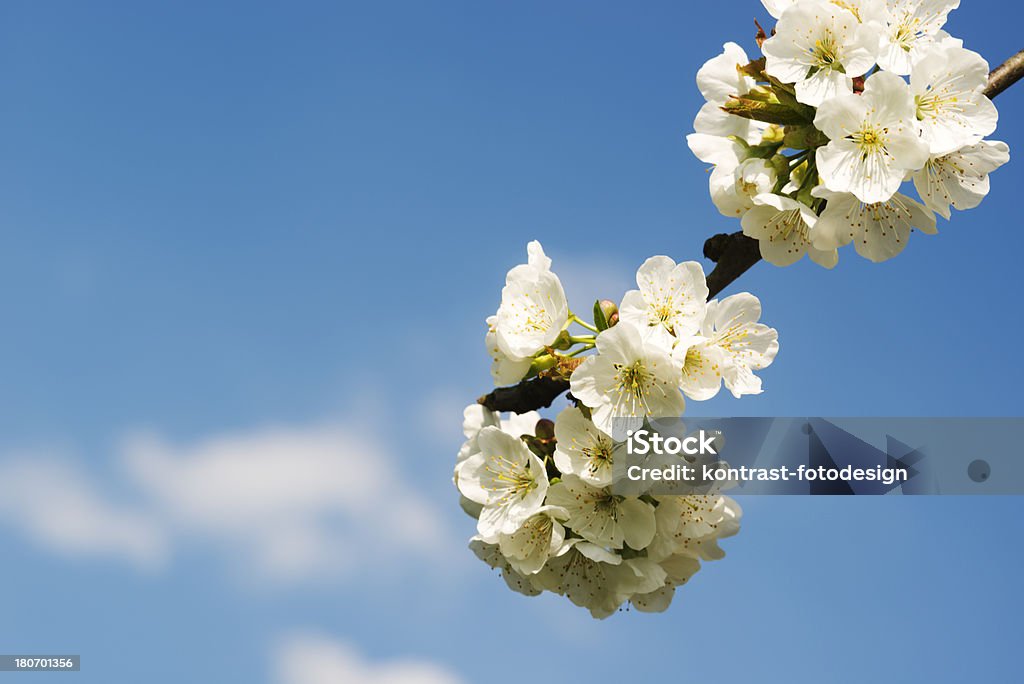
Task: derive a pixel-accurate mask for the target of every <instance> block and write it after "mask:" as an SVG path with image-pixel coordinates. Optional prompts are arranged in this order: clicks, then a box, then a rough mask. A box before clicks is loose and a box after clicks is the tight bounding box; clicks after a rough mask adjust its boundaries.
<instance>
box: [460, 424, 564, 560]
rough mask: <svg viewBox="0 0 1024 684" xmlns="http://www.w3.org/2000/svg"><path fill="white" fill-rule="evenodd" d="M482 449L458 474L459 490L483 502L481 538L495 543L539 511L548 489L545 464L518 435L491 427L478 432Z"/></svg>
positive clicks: (478, 439) (479, 526)
mask: <svg viewBox="0 0 1024 684" xmlns="http://www.w3.org/2000/svg"><path fill="white" fill-rule="evenodd" d="M477 445H478V447H479V449H480V451H479V452H478V453H476V454H474V455H472V456H470V457H469V458H468V459H467V460H466V461H465V463H463V464H462V467H461V468H460V469H459V474H458V487H459V491H460V492H462V494H463V495H464V496H465V497H466V498H467V499H469V500H470V501H475V502H476V503H478V504H481V505H483V509H482V510H481V511H480V518H479V520H478V521H477V531H478V532H479V533H480V536H481V538H483V539H484V541H487V542H493V541H495V540H496V539H497V537H498V535H499V534H511V533H513V532H515V531H516V530H517V529H519V527H520V526H521V525H522V524H523V522H525V521H526V519H527V518H529V517H530V516H532V515H533V514H534V513H536V512H537V511H538V510H539V509H540V507H541V505H542V504H543V503H544V497H545V495H546V494H547V492H548V476H547V471H546V470H545V468H544V464H543V463H541V461H540V459H539V458H537V456H535V455H534V454H533V453H532V452H531V451H530V449H529V448H528V447H527V446H526V444H524V443H523V441H522V440H521V439H519V438H517V437H513V436H512V435H510V434H508V433H506V432H503V431H502V430H501V429H500V428H497V427H494V426H487V427H485V428H483V429H482V430H481V431H480V434H479V435H477Z"/></svg>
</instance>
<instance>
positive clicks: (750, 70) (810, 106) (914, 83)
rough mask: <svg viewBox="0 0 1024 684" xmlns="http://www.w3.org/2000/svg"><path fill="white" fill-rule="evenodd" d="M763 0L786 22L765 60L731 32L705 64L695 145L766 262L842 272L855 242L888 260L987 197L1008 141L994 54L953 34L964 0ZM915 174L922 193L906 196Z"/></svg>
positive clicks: (724, 207)
mask: <svg viewBox="0 0 1024 684" xmlns="http://www.w3.org/2000/svg"><path fill="white" fill-rule="evenodd" d="M762 2H763V4H764V6H765V8H766V9H767V10H768V11H769V13H770V14H771V15H772V16H773V17H774V18H776V19H777V20H778V23H777V24H776V27H775V29H774V31H773V32H772V36H771V37H768V36H767V35H766V34H765V33H764V32H763V31H760V32H759V34H758V37H757V42H758V45H759V47H760V49H761V52H762V54H763V56H762V57H760V58H758V59H756V60H751V59H748V57H747V54H746V53H745V52H744V50H743V49H742V48H741V47H740V46H739V45H737V44H735V43H726V44H725V46H724V49H723V52H722V54H720V55H718V56H717V57H714V58H713V59H711V60H709V61H708V62H706V63H705V64H704V66H703V67H701V69H700V70H699V71H698V72H697V86H698V88H699V89H700V91H701V93H702V94H703V96H704V98H705V99H706V100H707V102H706V103H705V105H704V106H703V107H702V108H701V110H700V112H699V113H698V114H697V117H696V119H695V120H694V131H695V132H694V133H692V134H690V135H689V136H688V137H687V141H688V143H689V146H690V149H691V150H692V151H693V153H694V154H695V155H696V156H697V157H698V158H699V159H700V160H701V161H704V162H706V163H708V164H710V165H712V166H713V170H712V172H711V177H710V181H709V185H710V192H711V199H712V201H713V202H714V203H715V206H716V207H717V208H718V210H719V211H720V212H721V213H722V214H724V215H726V216H732V217H736V218H739V219H740V221H741V224H742V227H743V233H744V234H746V235H748V236H750V237H752V238H755V239H757V240H758V242H759V246H760V251H761V256H762V257H763V258H764V259H765V260H766V261H769V262H771V263H773V264H776V265H778V266H788V265H790V264H792V263H795V262H796V261H798V260H800V259H801V258H802V257H803V255H804V254H807V255H808V256H809V257H810V258H811V259H812V260H813V261H815V262H816V263H818V264H820V265H822V266H825V267H826V268H832V267H833V266H835V264H836V263H837V261H838V258H839V257H838V251H837V250H838V248H840V247H842V246H844V245H847V244H849V243H851V242H852V243H853V245H854V247H855V249H856V251H857V253H858V254H860V255H861V256H863V257H866V258H868V259H870V260H872V261H884V260H886V259H890V258H892V257H894V256H896V255H897V254H899V253H900V252H901V251H903V249H904V248H905V247H906V245H907V241H908V238H909V236H910V233H911V231H912V230H914V229H917V230H919V231H921V232H923V233H935V232H936V219H935V214H936V213H937V214H940V215H942V216H943V217H944V218H946V219H949V218H950V207H952V208H954V209H958V210H963V209H970V208H973V207H976V206H977V205H978V204H979V203H980V202H981V200H982V199H983V198H984V197H985V195H987V194H988V190H989V174H990V173H991V172H992V171H994V170H995V169H996V168H998V167H999V166H1001V165H1002V164H1004V163H1006V162H1007V161H1008V160H1009V148H1008V146H1007V145H1006V144H1005V143H1003V142H999V141H995V140H986V139H985V138H986V136H988V135H990V134H991V133H993V132H994V131H995V129H996V121H997V112H996V108H995V106H994V105H993V104H992V102H991V100H989V98H988V97H986V96H985V94H984V89H985V86H986V85H987V82H988V72H989V69H988V64H987V63H986V61H985V60H984V59H983V58H982V57H981V55H979V54H977V53H976V52H972V51H970V50H967V49H965V48H964V47H963V41H961V40H959V39H957V38H954V37H952V36H951V35H949V34H948V33H946V32H945V31H943V30H942V27H943V26H944V24H945V23H946V18H947V16H948V14H949V12H950V11H951V10H953V9H955V8H956V7H957V6H958V5H959V0H762ZM911 180H912V181H913V185H914V188H915V190H916V193H917V196H918V199H914V198H912V197H910V196H908V195H906V194H903V192H901V189H902V188H903V187H904V182H906V181H911ZM918 200H920V201H918Z"/></svg>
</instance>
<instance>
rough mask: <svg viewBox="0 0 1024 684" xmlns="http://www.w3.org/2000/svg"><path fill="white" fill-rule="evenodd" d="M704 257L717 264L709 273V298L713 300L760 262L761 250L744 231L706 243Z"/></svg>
mask: <svg viewBox="0 0 1024 684" xmlns="http://www.w3.org/2000/svg"><path fill="white" fill-rule="evenodd" d="M704 257H705V258H706V259H710V260H711V261H714V262H715V264H716V265H715V268H714V269H712V271H711V273H708V298H711V297H714V296H715V295H717V294H718V293H719V292H721V291H722V290H724V289H725V288H726V287H728V286H729V284H730V283H732V281H734V280H736V279H737V278H739V277H740V276H741V275H743V274H744V273H746V272H747V269H749V268H750V267H751V266H753V265H754V264H756V263H757V262H758V261H760V260H761V249H760V247H759V246H758V244H757V240H755V239H754V238H751V237H747V236H746V235H744V234H743V231H737V232H735V233H719V234H718V235H715V236H713V237H710V238H708V239H707V241H706V242H705V243H704Z"/></svg>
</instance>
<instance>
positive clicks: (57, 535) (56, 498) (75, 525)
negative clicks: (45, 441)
mask: <svg viewBox="0 0 1024 684" xmlns="http://www.w3.org/2000/svg"><path fill="white" fill-rule="evenodd" d="M0 522H2V523H6V524H7V525H8V526H9V527H13V528H15V529H18V530H20V531H21V532H22V533H23V535H24V536H25V537H26V538H27V539H29V540H31V541H32V542H33V543H34V544H36V545H38V546H40V547H42V548H45V549H48V550H51V551H56V552H58V553H61V554H64V555H73V556H83V555H84V556H110V557H114V558H118V559H121V560H125V561H127V562H129V563H131V564H132V565H135V566H137V567H139V568H141V569H147V570H153V569H156V568H158V567H160V566H161V565H163V563H164V561H165V560H166V558H167V554H168V550H169V549H168V547H169V539H168V538H167V534H166V531H165V530H164V527H163V525H161V524H160V521H159V520H157V519H155V518H154V517H153V516H150V515H148V514H145V513H143V512H141V511H138V510H134V509H132V508H130V507H127V506H123V505H119V504H117V503H114V502H111V501H109V500H108V499H107V498H105V497H103V496H101V495H100V494H99V493H98V491H97V488H96V486H95V484H94V482H92V480H91V479H90V478H89V476H88V475H87V474H86V473H85V472H83V471H82V470H81V469H79V468H77V467H75V466H74V465H72V463H71V462H69V461H66V460H61V459H57V458H54V457H52V456H48V455H40V454H33V455H32V457H31V458H29V457H27V456H16V457H14V458H11V459H10V460H7V461H5V462H3V463H0Z"/></svg>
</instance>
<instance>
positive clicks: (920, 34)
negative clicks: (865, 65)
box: [878, 0, 960, 76]
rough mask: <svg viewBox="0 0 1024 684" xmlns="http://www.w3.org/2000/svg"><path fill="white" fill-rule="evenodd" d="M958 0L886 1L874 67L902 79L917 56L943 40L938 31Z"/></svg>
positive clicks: (958, 3)
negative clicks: (884, 24)
mask: <svg viewBox="0 0 1024 684" xmlns="http://www.w3.org/2000/svg"><path fill="white" fill-rule="evenodd" d="M959 6H960V0H888V1H887V2H886V17H885V22H886V26H885V28H884V29H883V30H882V31H881V48H880V52H879V56H878V65H879V66H880V67H882V68H883V69H885V70H886V71H891V72H893V73H896V74H900V75H902V76H906V75H907V74H909V73H910V71H911V68H912V67H913V64H914V62H916V61H917V60H918V59H919V58H920V56H921V53H922V52H924V51H925V50H927V49H928V48H929V47H931V46H932V45H934V44H935V42H936V40H941V39H943V38H947V37H948V36H946V34H944V32H942V31H940V29H941V28H942V26H943V25H944V24H945V23H946V18H947V17H948V16H949V13H950V11H951V10H954V9H956V8H957V7H959Z"/></svg>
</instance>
